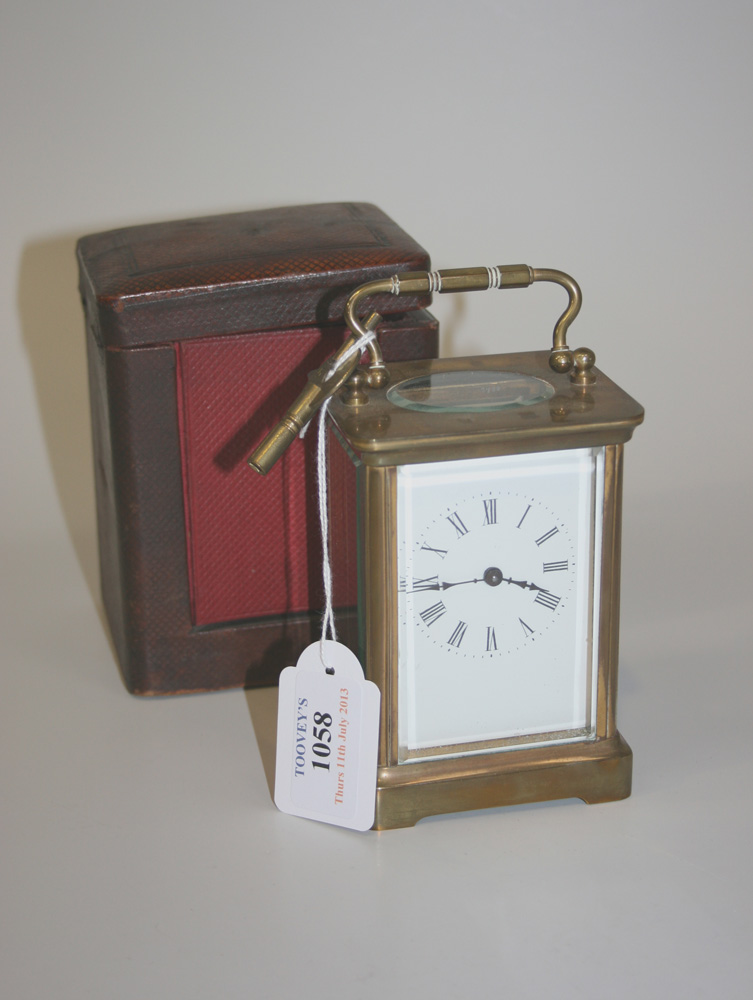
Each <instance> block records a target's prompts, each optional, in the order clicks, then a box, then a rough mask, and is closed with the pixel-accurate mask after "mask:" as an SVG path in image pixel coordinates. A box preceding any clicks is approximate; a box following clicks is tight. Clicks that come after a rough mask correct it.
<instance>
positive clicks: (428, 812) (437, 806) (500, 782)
mask: <svg viewBox="0 0 753 1000" xmlns="http://www.w3.org/2000/svg"><path fill="white" fill-rule="evenodd" d="M632 773H633V752H632V750H631V749H630V747H629V746H628V745H627V743H626V742H625V741H624V740H623V738H622V737H621V736H620V734H619V733H616V734H615V735H614V736H613V737H610V738H605V739H597V740H589V741H588V742H583V743H569V744H564V745H560V746H554V747H536V748H532V749H528V750H508V751H503V752H499V753H496V754H479V755H477V756H468V757H453V758H451V759H445V760H436V761H421V762H417V763H412V764H398V765H393V766H388V767H380V768H379V773H378V778H377V800H376V814H375V820H374V827H373V829H375V830H390V829H396V828H399V827H407V826H414V825H415V824H416V823H417V822H418V820H420V819H423V818H424V817H425V816H437V815H440V814H442V813H451V812H465V811H468V810H471V809H490V808H493V807H495V806H509V805H522V804H524V803H528V802H545V801H549V800H554V799H571V798H578V799H583V801H584V802H587V803H589V804H594V803H597V802H613V801H615V800H617V799H625V798H627V797H628V796H629V795H630V788H631V782H632Z"/></svg>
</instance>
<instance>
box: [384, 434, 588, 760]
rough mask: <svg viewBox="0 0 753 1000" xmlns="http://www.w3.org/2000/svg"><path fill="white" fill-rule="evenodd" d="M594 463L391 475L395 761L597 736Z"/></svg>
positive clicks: (583, 456) (581, 457)
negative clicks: (394, 533)
mask: <svg viewBox="0 0 753 1000" xmlns="http://www.w3.org/2000/svg"><path fill="white" fill-rule="evenodd" d="M603 468H604V451H603V449H601V448H598V449H577V450H569V451H567V450H566V451H557V452H547V453H542V454H532V455H516V456H504V457H499V458H487V459H479V460H472V461H459V462H437V463H426V464H422V465H409V466H403V467H402V468H400V469H399V470H398V480H397V495H398V577H399V579H398V594H399V597H398V681H399V684H398V686H399V707H398V730H399V743H400V759H401V761H407V760H411V759H415V758H417V757H443V756H457V755H460V754H468V753H481V752H489V751H492V750H504V749H509V748H511V747H513V746H516V747H519V746H525V745H543V744H551V743H562V742H572V741H576V740H584V739H590V738H592V737H593V735H594V732H595V729H594V727H595V717H596V690H595V686H596V682H597V675H598V671H597V669H596V650H597V646H598V643H597V636H596V634H595V633H596V628H597V623H598V607H597V605H598V579H597V569H598V567H599V566H600V551H601V516H600V513H601V504H602V498H603ZM597 515H598V516H597Z"/></svg>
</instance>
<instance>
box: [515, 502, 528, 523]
mask: <svg viewBox="0 0 753 1000" xmlns="http://www.w3.org/2000/svg"><path fill="white" fill-rule="evenodd" d="M530 509H531V505H530V504H528V506H527V507H526V509H525V511H524V513H523V516H522V517H521V519H520V520H519V521H518V524H517V527H518V528H519V527H520V526H521V524H522V523H523V521H525V519H526V514H527V513H528V511H529V510H530Z"/></svg>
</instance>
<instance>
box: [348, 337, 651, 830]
mask: <svg viewBox="0 0 753 1000" xmlns="http://www.w3.org/2000/svg"><path fill="white" fill-rule="evenodd" d="M456 371H483V372H495V371H498V372H516V373H520V374H522V375H525V376H532V377H534V378H538V379H542V380H544V381H545V382H547V383H548V384H549V385H551V387H552V390H553V391H552V392H551V394H549V395H548V396H547V398H545V399H542V400H541V401H539V402H536V403H534V404H533V405H530V406H512V407H509V408H503V409H499V410H493V411H486V412H485V411H482V412H417V411H414V410H410V409H405V408H403V407H401V406H396V405H395V404H394V403H393V402H390V400H389V399H388V398H387V394H388V389H387V388H378V389H369V388H364V389H363V390H362V392H363V395H364V396H365V397H366V398H365V399H363V400H362V401H359V402H358V403H357V404H356V405H353V404H352V402H350V401H349V400H348V398H347V393H346V394H345V398H336V399H335V400H333V402H332V403H331V405H330V414H331V416H332V420H333V423H334V427H335V434H336V436H337V437H338V438H339V439H340V441H341V444H342V445H344V446H345V449H346V452H347V454H348V455H349V456H350V459H351V462H352V471H353V476H354V477H355V479H356V480H357V494H358V521H359V551H358V553H357V556H356V559H355V561H356V562H357V564H358V576H359V587H360V595H361V596H360V601H359V604H360V612H361V613H360V620H361V636H360V647H361V648H360V655H361V657H362V662H363V663H364V666H365V670H366V674H367V677H368V678H369V679H370V680H373V681H374V682H375V683H376V684H377V685H378V686H379V688H380V690H381V692H382V711H381V721H380V727H381V728H380V755H379V770H378V782H377V806H376V820H375V828H377V829H386V828H392V827H400V826H411V825H413V824H414V823H415V822H417V820H419V819H421V818H422V817H424V816H429V815H434V814H438V813H448V812H455V811H462V810H468V809H481V808H487V807H491V806H501V805H512V804H519V803H526V802H535V801H543V800H549V799H561V798H571V797H577V798H581V799H583V800H584V801H586V802H589V803H595V802H605V801H610V800H615V799H621V798H625V797H626V796H628V795H629V794H630V787H631V775H632V753H631V751H630V748H629V747H628V745H627V744H626V743H625V741H624V740H623V739H622V737H621V736H620V734H619V733H618V731H617V727H616V718H615V715H616V690H617V654H618V619H619V610H618V609H619V570H620V535H621V530H620V529H621V508H622V501H621V498H622V454H623V445H624V443H625V442H626V441H627V440H628V439H629V438H630V436H631V434H632V432H633V430H634V428H635V427H636V426H637V425H638V424H639V423H640V422H641V420H642V417H643V410H642V408H641V407H640V405H639V404H638V403H636V402H635V400H633V399H632V398H631V397H630V396H628V395H627V393H625V392H623V391H622V390H621V389H620V388H619V387H618V386H616V385H615V384H614V383H613V382H612V381H611V380H609V379H608V378H607V377H606V376H605V375H604V374H603V373H601V372H597V373H596V379H595V381H594V383H593V384H591V385H588V386H582V385H574V384H573V383H572V381H571V379H570V378H569V377H568V376H567V375H565V374H562V375H561V374H557V373H554V372H552V370H551V368H550V367H549V354H548V352H529V353H520V354H510V355H497V356H484V357H480V358H463V359H444V360H439V361H431V362H406V363H404V364H401V365H399V364H393V365H391V371H390V383H391V385H392V386H395V385H399V384H400V383H402V382H403V381H404V380H408V379H414V378H416V377H420V376H422V375H424V374H430V373H436V372H440V373H445V372H456ZM333 447H336V446H335V445H333ZM590 447H603V448H604V464H605V470H604V495H603V502H602V504H601V509H600V510H598V511H597V513H596V516H597V517H599V518H600V519H601V523H602V545H601V556H600V561H601V565H600V567H599V570H600V572H599V580H600V593H599V602H598V606H599V622H598V657H597V664H598V665H597V671H598V677H597V683H596V692H597V705H596V724H595V732H594V736H593V737H592V738H589V739H584V740H583V741H582V742H570V743H566V744H561V745H554V746H532V747H529V748H526V747H523V748H516V749H511V750H505V749H497V750H496V751H495V752H485V753H479V754H474V755H466V756H457V757H446V758H443V759H434V760H420V759H418V760H411V761H408V762H400V755H399V747H398V675H397V663H398V649H397V616H398V605H397V600H398V596H397V589H398V588H397V544H398V537H397V536H398V527H397V513H396V512H397V502H396V480H397V467H398V466H399V465H402V464H411V463H422V462H438V461H450V460H453V459H458V458H464V459H468V458H485V457H489V456H494V455H514V454H520V453H535V452H546V451H554V450H558V449H571V448H590Z"/></svg>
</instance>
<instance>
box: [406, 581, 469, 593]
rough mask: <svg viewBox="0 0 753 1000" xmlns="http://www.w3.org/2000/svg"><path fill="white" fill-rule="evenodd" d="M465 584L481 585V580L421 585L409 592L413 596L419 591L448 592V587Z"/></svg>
mask: <svg viewBox="0 0 753 1000" xmlns="http://www.w3.org/2000/svg"><path fill="white" fill-rule="evenodd" d="M466 583H481V580H453V581H447V582H446V581H444V580H443V581H442V582H441V583H439V582H437V583H422V584H421V586H420V587H414V589H413V590H412V591H411V593H413V594H417V593H418V592H419V591H421V590H449V588H450V587H462V586H463V584H466Z"/></svg>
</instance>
